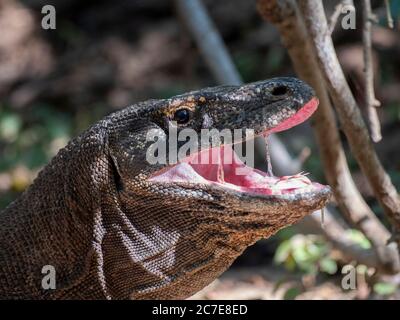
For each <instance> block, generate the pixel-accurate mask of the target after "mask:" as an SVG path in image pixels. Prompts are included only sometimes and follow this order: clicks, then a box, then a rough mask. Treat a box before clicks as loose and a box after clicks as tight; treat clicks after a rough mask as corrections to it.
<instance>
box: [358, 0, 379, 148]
mask: <svg viewBox="0 0 400 320" xmlns="http://www.w3.org/2000/svg"><path fill="white" fill-rule="evenodd" d="M371 16H372V11H371V1H370V0H363V18H364V26H363V55H364V73H365V90H364V92H365V105H366V109H367V115H368V121H369V127H370V130H371V138H372V140H373V141H374V142H379V141H380V140H381V139H382V134H381V124H380V122H379V117H378V113H377V110H376V107H379V106H380V102H379V101H378V100H377V99H376V98H375V90H374V70H373V60H372V41H371V26H372V22H371Z"/></svg>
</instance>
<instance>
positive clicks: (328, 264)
mask: <svg viewBox="0 0 400 320" xmlns="http://www.w3.org/2000/svg"><path fill="white" fill-rule="evenodd" d="M319 267H320V269H321V271H322V272H325V273H328V274H335V273H336V272H337V269H338V267H337V263H336V261H335V260H333V259H331V258H323V259H321V261H320V262H319Z"/></svg>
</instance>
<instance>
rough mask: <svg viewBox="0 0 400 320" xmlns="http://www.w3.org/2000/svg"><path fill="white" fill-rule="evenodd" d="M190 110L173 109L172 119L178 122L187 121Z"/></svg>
mask: <svg viewBox="0 0 400 320" xmlns="http://www.w3.org/2000/svg"><path fill="white" fill-rule="evenodd" d="M189 118H190V112H189V110H188V109H179V110H177V111H175V114H174V120H175V121H176V122H178V123H179V124H184V123H187V122H188V121H189Z"/></svg>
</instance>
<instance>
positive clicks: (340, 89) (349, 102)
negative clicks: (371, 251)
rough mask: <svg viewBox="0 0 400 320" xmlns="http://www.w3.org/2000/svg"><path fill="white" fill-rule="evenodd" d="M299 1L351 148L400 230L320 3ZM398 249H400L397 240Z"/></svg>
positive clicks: (398, 213) (396, 203)
mask: <svg viewBox="0 0 400 320" xmlns="http://www.w3.org/2000/svg"><path fill="white" fill-rule="evenodd" d="M298 3H299V6H300V11H301V13H302V16H303V18H304V21H305V24H306V29H307V32H308V34H309V35H310V40H311V43H312V49H313V51H314V53H315V56H316V58H317V61H318V65H319V68H320V70H321V72H322V75H323V77H324V79H325V83H326V85H327V88H328V90H329V93H330V95H331V97H332V101H333V103H334V106H335V108H336V110H337V113H338V116H339V120H340V122H341V124H342V128H343V131H344V133H345V134H346V137H347V139H348V141H349V145H350V147H351V150H352V152H353V154H354V156H355V158H356V160H357V162H358V164H359V165H360V168H361V170H362V171H363V173H364V175H365V176H366V177H367V179H368V181H369V183H370V184H371V187H372V189H373V191H374V193H375V196H376V198H377V199H378V201H379V203H380V205H381V206H382V208H383V209H384V212H385V214H386V216H387V217H388V218H389V220H390V221H391V223H392V225H393V227H394V228H395V232H396V233H400V198H399V195H398V193H397V190H396V188H395V187H394V185H393V183H392V181H391V179H390V176H389V175H388V174H387V173H386V171H385V169H384V168H383V166H382V164H381V162H380V160H379V158H378V156H377V154H376V152H375V150H374V147H373V145H372V142H371V139H370V138H369V134H368V130H367V128H366V126H365V123H364V120H363V118H362V116H361V113H360V109H359V108H358V106H357V103H356V101H355V99H354V96H353V94H352V92H351V90H350V88H349V85H348V83H347V81H346V78H345V76H344V73H343V70H342V68H341V66H340V64H339V61H338V59H337V56H336V52H335V49H334V46H333V42H332V37H331V36H329V35H328V32H327V31H328V24H327V21H326V16H325V12H324V8H323V4H322V2H321V1H316V0H299V1H298ZM398 249H399V250H400V242H399V243H398Z"/></svg>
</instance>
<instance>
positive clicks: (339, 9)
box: [328, 1, 343, 34]
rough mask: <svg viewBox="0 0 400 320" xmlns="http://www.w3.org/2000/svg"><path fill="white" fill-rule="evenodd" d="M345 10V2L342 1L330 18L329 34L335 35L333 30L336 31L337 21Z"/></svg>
mask: <svg viewBox="0 0 400 320" xmlns="http://www.w3.org/2000/svg"><path fill="white" fill-rule="evenodd" d="M342 9H343V1H340V2H339V3H338V4H337V5H336V6H335V10H334V11H333V13H332V15H331V17H330V18H329V28H328V32H329V34H332V33H333V30H335V26H336V23H337V20H338V19H339V17H340V15H341V13H342Z"/></svg>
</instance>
